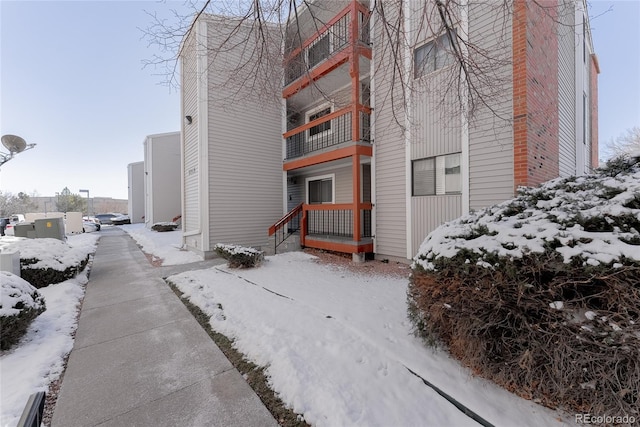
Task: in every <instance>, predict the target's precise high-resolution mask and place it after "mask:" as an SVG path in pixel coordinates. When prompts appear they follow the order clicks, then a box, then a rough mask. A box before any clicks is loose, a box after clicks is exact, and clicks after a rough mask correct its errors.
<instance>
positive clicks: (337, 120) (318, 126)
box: [283, 105, 371, 170]
mask: <svg viewBox="0 0 640 427" xmlns="http://www.w3.org/2000/svg"><path fill="white" fill-rule="evenodd" d="M356 113H357V116H356V120H357V122H356V123H355V124H354V109H353V108H351V107H346V108H342V109H340V110H338V111H334V112H331V111H330V109H327V111H326V113H325V114H322V115H320V113H319V114H317V115H318V116H319V117H318V118H316V119H314V120H311V121H309V122H308V123H306V124H305V125H303V126H299V127H296V128H295V129H292V130H290V131H289V132H287V133H285V134H284V135H283V136H284V138H285V147H286V158H285V160H284V161H285V167H284V168H285V170H290V169H296V168H297V167H302V166H304V165H307V164H308V163H316V162H317V163H320V162H322V161H329V160H337V159H339V158H342V157H347V156H350V155H352V154H355V153H356V152H357V153H359V154H365V155H368V156H370V155H371V128H370V121H371V109H370V108H369V107H366V106H362V105H358V106H357V107H356ZM356 146H360V147H361V148H362V147H364V149H358V148H357V147H356ZM341 148H342V149H345V150H343V151H342V155H341V154H340V153H341V152H340V151H337V149H341ZM347 148H350V149H347ZM327 154H328V155H327ZM313 156H318V157H317V158H316V159H315V162H308V161H306V160H305V159H307V158H309V157H313Z"/></svg>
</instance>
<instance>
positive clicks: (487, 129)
mask: <svg viewBox="0 0 640 427" xmlns="http://www.w3.org/2000/svg"><path fill="white" fill-rule="evenodd" d="M492 5H494V6H495V3H491V2H478V3H473V4H471V5H470V7H469V38H470V41H471V43H477V44H479V45H480V46H482V47H484V48H486V49H489V50H490V51H491V52H492V54H493V55H494V57H500V56H501V57H503V58H505V59H509V58H510V57H511V42H510V38H511V16H510V15H509V14H508V13H506V14H505V15H501V14H500V13H499V11H500V10H501V8H499V7H492ZM496 55H497V56H496ZM493 73H494V74H495V76H496V79H495V80H494V82H493V84H495V85H499V87H494V88H493V90H491V91H490V92H492V93H494V94H496V97H495V98H493V99H491V102H492V108H493V112H492V111H491V110H489V108H487V107H486V106H484V105H479V106H478V108H477V110H476V116H475V119H474V120H473V121H472V123H471V124H470V126H469V207H470V208H471V209H479V208H482V207H485V206H488V205H491V204H494V203H498V202H501V201H503V200H506V199H508V198H511V197H513V194H514V176H513V174H514V172H513V127H512V125H511V122H510V120H508V119H509V118H511V117H512V115H513V102H512V99H513V84H512V78H511V75H512V74H513V73H512V69H511V63H510V61H505V63H504V64H502V65H500V66H496V67H495V69H494V70H493ZM496 82H498V83H496Z"/></svg>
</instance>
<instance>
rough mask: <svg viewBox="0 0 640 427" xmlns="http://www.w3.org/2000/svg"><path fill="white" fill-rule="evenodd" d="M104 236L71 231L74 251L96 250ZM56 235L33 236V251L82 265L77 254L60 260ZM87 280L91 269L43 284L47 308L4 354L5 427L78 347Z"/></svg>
mask: <svg viewBox="0 0 640 427" xmlns="http://www.w3.org/2000/svg"><path fill="white" fill-rule="evenodd" d="M99 237H100V236H99V234H97V233H85V234H80V235H74V236H69V238H68V241H67V242H68V243H69V244H70V245H71V246H72V247H73V249H74V251H73V253H74V254H79V253H83V254H84V256H86V255H87V254H90V253H93V252H95V248H96V245H97V241H98V238H99ZM16 240H17V239H16V238H13V237H3V238H2V239H0V246H1V247H6V246H9V245H13V244H14V243H15V241H16ZM51 240H52V239H29V242H28V243H29V245H28V246H29V247H28V250H30V251H36V252H37V253H38V258H39V259H42V260H44V261H43V262H44V264H43V265H41V266H42V267H51V268H60V266H61V263H62V264H63V265H62V267H63V269H64V268H66V267H67V266H72V265H76V264H77V259H75V257H66V258H62V259H61V258H60V257H59V256H58V251H59V248H58V246H57V245H56V243H57V242H51ZM38 243H41V245H39V246H40V250H38V249H37V246H38ZM47 263H49V264H47ZM64 263H67V264H66V265H64ZM14 277H15V276H14ZM86 283H87V269H85V270H84V271H83V272H82V273H80V274H79V275H77V276H76V277H75V278H73V279H70V280H67V281H65V282H62V283H58V284H55V285H50V286H47V287H45V288H41V289H39V292H40V294H41V295H42V296H44V299H45V303H46V306H47V310H46V311H45V312H44V313H42V314H41V315H40V316H38V317H37V318H36V319H35V320H34V321H33V323H32V324H31V326H30V327H29V329H28V331H27V334H26V335H25V336H24V337H23V339H22V340H21V341H20V343H19V344H18V345H16V346H14V348H12V349H11V350H9V351H6V352H3V353H2V354H1V355H0V391H1V393H0V426H3V427H4V426H8V427H13V426H15V425H16V424H17V423H18V420H19V419H20V415H21V414H22V411H23V409H24V406H25V404H26V403H27V400H28V398H29V396H30V395H31V394H32V393H35V392H38V391H46V390H47V388H48V386H49V384H50V383H51V382H52V381H55V380H56V379H58V378H59V377H60V374H61V373H62V370H63V368H64V358H65V357H66V356H67V354H69V352H70V351H71V349H72V347H73V332H74V331H75V330H76V325H77V323H76V321H77V319H76V316H77V312H78V305H79V304H80V302H81V301H82V297H83V296H84V285H85V284H86ZM3 306H4V301H3Z"/></svg>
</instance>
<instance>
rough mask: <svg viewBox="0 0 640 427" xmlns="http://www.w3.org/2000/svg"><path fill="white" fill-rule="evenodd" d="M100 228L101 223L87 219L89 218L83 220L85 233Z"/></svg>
mask: <svg viewBox="0 0 640 427" xmlns="http://www.w3.org/2000/svg"><path fill="white" fill-rule="evenodd" d="M99 230H100V225H99V224H96V223H95V222H93V221H87V220H83V221H82V232H83V233H91V232H94V231H99Z"/></svg>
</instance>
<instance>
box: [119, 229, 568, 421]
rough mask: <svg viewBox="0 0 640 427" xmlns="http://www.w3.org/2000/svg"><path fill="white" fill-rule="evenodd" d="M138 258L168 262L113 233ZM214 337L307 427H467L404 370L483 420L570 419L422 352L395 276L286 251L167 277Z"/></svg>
mask: <svg viewBox="0 0 640 427" xmlns="http://www.w3.org/2000/svg"><path fill="white" fill-rule="evenodd" d="M122 228H123V229H125V230H126V231H127V232H131V229H132V228H133V229H134V230H135V232H132V233H131V235H132V236H133V237H134V238H136V239H139V238H140V236H143V239H141V240H143V242H144V243H142V244H143V245H144V247H145V251H148V252H151V253H154V254H156V255H157V256H160V255H158V254H160V253H162V255H161V256H160V257H162V258H164V259H165V262H168V263H177V259H174V258H173V255H174V254H175V255H176V257H182V254H179V253H175V252H172V251H173V250H177V249H176V248H177V247H178V246H179V240H176V241H175V242H174V243H173V244H170V245H169V246H170V247H173V248H174V249H173V250H172V251H168V250H167V246H166V243H167V242H166V240H165V242H164V243H162V244H159V245H157V246H156V245H155V243H154V242H155V241H156V237H157V238H161V239H168V237H170V236H173V237H174V238H176V239H179V233H177V232H167V233H156V232H153V231H149V230H146V229H144V228H140V227H136V226H135V225H133V226H123V227H122ZM169 279H170V280H171V281H172V282H174V283H175V284H176V285H177V286H178V287H179V288H180V289H181V290H182V291H183V292H184V293H185V294H186V296H188V298H189V299H190V300H191V302H192V303H194V304H195V305H197V306H199V307H200V308H201V309H202V310H203V311H204V312H206V313H207V314H209V315H210V316H211V320H210V323H211V325H212V327H213V329H215V330H216V331H219V332H221V333H223V334H225V335H226V336H228V337H230V338H232V339H234V340H235V346H236V347H237V349H238V350H239V351H241V352H242V353H243V354H245V355H246V356H247V357H248V358H249V359H250V360H251V361H253V362H254V363H256V364H258V365H260V366H266V367H267V370H266V373H267V375H268V376H269V378H270V384H271V387H272V388H273V389H274V390H275V391H276V392H277V393H278V394H279V395H280V397H281V398H282V400H283V401H284V402H285V403H286V404H287V405H289V406H290V407H292V408H293V410H294V411H296V412H298V413H301V414H304V417H305V419H306V420H307V421H308V422H309V423H311V424H313V425H318V426H338V425H339V426H346V425H363V426H369V425H381V426H391V425H393V426H410V425H421V426H447V425H451V426H464V425H473V426H477V425H478V424H477V423H476V422H475V421H473V420H472V419H471V418H469V417H467V416H466V415H464V414H463V413H462V412H460V411H459V410H458V409H456V408H455V407H454V406H453V405H452V404H451V403H449V402H447V401H446V400H445V399H443V398H442V397H440V396H439V395H438V394H436V392H434V391H433V390H432V389H431V388H429V387H428V386H426V385H425V384H424V382H423V381H422V379H420V378H418V377H417V376H415V375H414V374H412V373H411V372H410V371H409V369H410V370H411V371H413V372H415V373H417V374H418V375H420V376H421V377H423V378H424V379H426V380H428V381H429V382H431V383H434V384H435V385H436V386H437V387H439V388H440V389H442V390H443V391H444V392H445V393H447V394H449V395H452V396H454V397H455V398H456V399H458V400H459V401H460V402H461V403H463V404H464V405H466V406H468V407H469V408H470V409H472V410H473V411H474V412H476V413H477V414H479V415H480V416H481V417H483V418H485V419H486V420H487V421H489V422H491V423H493V424H494V425H497V426H499V425H504V426H513V425H519V426H541V425H545V426H554V425H557V426H559V425H565V422H566V423H567V424H571V423H572V420H571V419H566V417H565V420H564V421H565V422H563V421H561V418H562V416H561V415H560V414H559V413H557V412H555V411H551V410H548V409H546V408H544V407H542V406H540V405H537V404H535V403H533V402H530V401H526V400H523V399H521V398H519V397H517V396H515V395H513V394H511V393H509V392H507V391H505V390H504V389H501V388H499V387H497V386H495V385H493V384H491V383H489V382H487V381H484V380H481V379H478V378H474V377H473V376H472V375H471V373H470V372H469V371H467V370H466V369H464V368H462V367H460V365H459V364H458V363H457V362H456V361H453V360H452V359H450V358H449V357H448V356H447V355H446V354H445V353H444V352H442V351H436V350H433V349H428V348H425V346H424V345H423V343H422V342H421V341H420V340H419V339H417V338H415V337H414V336H413V334H412V332H411V325H410V323H409V321H408V320H407V316H406V288H407V282H406V280H404V279H398V278H393V277H384V276H376V275H365V274H357V273H353V272H351V271H349V270H347V269H343V268H339V267H335V266H329V265H323V264H320V263H319V262H318V261H317V259H316V258H315V257H313V256H311V255H308V254H304V253H300V252H294V253H287V254H281V255H276V256H272V257H267V258H266V260H265V262H264V263H263V264H262V265H261V266H260V267H258V268H255V269H243V270H235V269H229V268H227V267H226V266H225V267H215V268H211V269H206V270H198V271H190V272H186V273H182V274H179V275H175V276H171V277H170V278H169Z"/></svg>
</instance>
